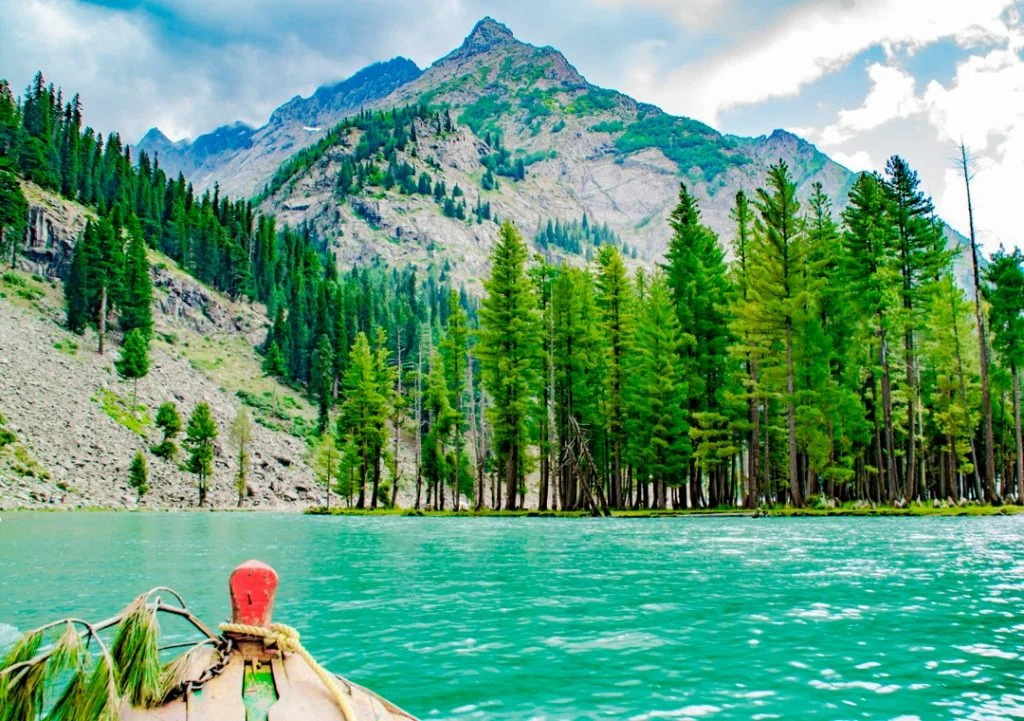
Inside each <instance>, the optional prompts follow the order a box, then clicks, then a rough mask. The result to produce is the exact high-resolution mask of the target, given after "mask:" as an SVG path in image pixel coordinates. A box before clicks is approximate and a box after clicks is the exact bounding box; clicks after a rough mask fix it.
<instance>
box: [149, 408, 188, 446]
mask: <svg viewBox="0 0 1024 721" xmlns="http://www.w3.org/2000/svg"><path fill="white" fill-rule="evenodd" d="M156 427H157V428H159V429H160V430H161V431H163V434H164V437H163V440H162V441H161V442H160V443H158V444H157V445H155V446H154V447H153V448H152V451H153V453H154V454H155V455H156V456H158V457H160V458H173V457H174V456H176V455H177V454H178V447H177V446H176V445H175V444H174V439H175V438H177V437H178V434H179V433H181V416H180V415H178V408H177V407H176V406H175V405H174V402H173V401H164V402H163V403H161V404H160V408H158V409H157V412H156Z"/></svg>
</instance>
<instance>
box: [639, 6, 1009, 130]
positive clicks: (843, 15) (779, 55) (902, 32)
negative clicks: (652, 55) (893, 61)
mask: <svg viewBox="0 0 1024 721" xmlns="http://www.w3.org/2000/svg"><path fill="white" fill-rule="evenodd" d="M1012 3H1013V0H972V1H971V2H959V1H955V0H954V1H950V2H935V0H860V1H859V2H852V1H851V0H843V1H842V2H840V3H839V4H838V7H837V3H836V2H834V1H828V2H826V1H824V0H818V1H817V2H813V3H811V4H803V5H799V6H797V7H796V8H795V9H793V10H791V11H790V12H789V13H787V14H786V15H784V16H783V17H782V18H780V19H779V20H778V21H777V22H776V23H775V24H774V26H772V27H770V28H768V29H767V30H766V31H765V32H764V33H763V34H761V35H759V36H756V37H753V38H750V39H749V41H748V42H746V43H744V44H741V45H740V46H739V47H737V48H733V49H730V50H728V51H726V52H725V53H721V54H718V55H716V56H713V57H711V58H708V59H707V60H706V61H702V62H700V63H698V64H696V65H690V66H686V67H683V68H681V69H679V70H677V71H675V72H673V73H671V74H670V75H668V76H667V77H666V78H665V79H664V80H662V81H660V82H656V83H651V84H649V85H646V86H645V85H640V86H638V87H634V88H630V89H631V90H633V91H634V92H635V93H637V94H639V95H640V96H642V97H643V98H644V99H645V100H650V101H653V102H657V103H659V104H660V105H662V106H663V107H664V108H665V109H667V110H670V111H673V112H677V113H681V114H686V115H692V116H695V117H697V118H700V119H701V120H704V121H706V122H711V123H714V122H715V121H716V120H717V116H718V113H719V112H721V111H723V110H727V109H729V108H733V107H737V106H740V105H745V104H751V103H757V102H761V101H763V100H767V99H769V98H776V97H786V96H792V95H795V94H797V93H798V92H799V91H800V89H801V88H803V87H804V86H806V85H808V84H809V83H811V82H813V81H815V80H817V79H819V78H821V77H822V76H823V75H825V74H827V73H829V72H832V71H834V70H837V69H839V68H841V67H843V66H845V65H846V64H847V63H848V62H849V61H850V60H851V59H852V58H853V57H854V56H856V55H857V54H858V53H860V52H862V51H864V50H865V49H867V48H870V47H874V46H882V47H884V48H889V49H895V48H898V49H903V50H914V49H917V48H921V47H924V46H926V45H928V44H930V43H932V42H935V41H936V40H939V39H943V38H956V39H964V40H965V41H966V39H968V38H969V39H972V41H977V39H978V38H980V37H986V38H987V37H996V36H998V33H999V32H1000V30H1001V29H1003V28H1004V25H1003V23H1002V21H1001V20H1000V16H1001V15H1002V14H1003V13H1004V12H1006V11H1007V9H1008V8H1009V7H1010V6H1011V5H1012Z"/></svg>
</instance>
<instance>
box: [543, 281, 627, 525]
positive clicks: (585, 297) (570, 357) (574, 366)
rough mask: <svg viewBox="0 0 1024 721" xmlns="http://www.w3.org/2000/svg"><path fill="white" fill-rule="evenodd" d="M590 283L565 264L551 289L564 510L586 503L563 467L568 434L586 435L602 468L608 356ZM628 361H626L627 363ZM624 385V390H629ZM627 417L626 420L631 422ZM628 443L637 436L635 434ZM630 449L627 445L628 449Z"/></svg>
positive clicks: (570, 471) (569, 471) (571, 439)
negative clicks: (580, 431)
mask: <svg viewBox="0 0 1024 721" xmlns="http://www.w3.org/2000/svg"><path fill="white" fill-rule="evenodd" d="M594 294H595V289H594V279H593V278H592V277H591V275H590V274H589V273H588V272H586V271H585V270H582V269H580V268H573V267H570V266H569V265H567V264H565V263H563V264H562V265H561V266H559V267H558V269H557V273H556V275H555V279H554V282H553V287H552V291H551V312H552V316H553V318H552V322H553V325H554V328H553V329H552V334H553V339H552V349H551V355H552V361H553V366H554V367H553V368H552V370H553V372H554V376H555V377H554V402H555V409H554V411H555V422H554V425H555V431H556V432H555V436H556V439H557V443H558V449H557V458H559V459H560V460H561V462H560V463H558V469H557V470H558V474H559V476H558V478H557V479H556V484H557V486H558V494H557V496H558V502H559V505H560V506H561V508H562V509H563V510H576V509H577V508H580V507H581V505H582V503H583V501H584V499H583V497H582V492H581V487H580V484H581V479H580V478H578V477H577V476H576V474H575V468H574V466H573V464H571V463H566V462H565V461H566V460H567V459H568V458H569V454H570V449H571V448H572V447H573V445H574V442H575V441H576V440H577V439H576V438H575V437H574V436H573V433H572V430H573V427H574V426H576V425H578V426H579V427H580V428H581V429H585V430H586V431H587V432H589V437H588V440H589V446H590V449H591V450H592V451H596V452H597V456H598V459H599V461H600V462H601V463H602V465H603V460H604V456H605V455H606V454H604V453H603V450H604V447H605V445H606V444H605V436H604V433H605V429H606V427H607V424H606V422H605V418H604V413H603V408H602V406H601V403H602V399H603V397H604V389H605V387H606V382H605V376H606V372H607V364H608V357H609V356H608V353H607V345H606V339H605V337H604V333H603V329H602V327H601V318H600V315H601V314H600V311H599V310H598V307H597V301H596V300H595V298H594ZM629 360H630V359H629V358H627V362H628V361H629ZM629 378H630V377H629V376H627V380H629ZM628 388H629V386H628V385H627V387H626V389H625V390H628ZM631 417H632V416H631V415H629V414H627V415H626V420H627V421H629V420H630V419H631ZM628 438H629V439H631V440H632V439H635V438H637V435H636V434H635V433H630V434H629V435H628ZM629 448H630V446H627V451H628V450H629Z"/></svg>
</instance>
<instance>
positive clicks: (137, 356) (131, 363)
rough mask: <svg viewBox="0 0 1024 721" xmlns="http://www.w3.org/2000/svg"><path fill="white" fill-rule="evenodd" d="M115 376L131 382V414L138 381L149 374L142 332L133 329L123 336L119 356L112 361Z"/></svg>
mask: <svg viewBox="0 0 1024 721" xmlns="http://www.w3.org/2000/svg"><path fill="white" fill-rule="evenodd" d="M114 366H115V367H116V368H117V374H118V375H119V376H121V378H123V379H124V380H130V381H132V412H133V413H134V412H135V405H136V401H137V398H138V390H139V379H140V378H145V377H146V375H148V374H149V341H148V340H146V336H144V335H143V334H142V331H141V330H140V329H138V328H135V329H134V330H132V331H131V332H129V333H128V335H127V336H125V339H124V343H122V344H121V355H120V357H119V358H118V359H117V360H116V361H114Z"/></svg>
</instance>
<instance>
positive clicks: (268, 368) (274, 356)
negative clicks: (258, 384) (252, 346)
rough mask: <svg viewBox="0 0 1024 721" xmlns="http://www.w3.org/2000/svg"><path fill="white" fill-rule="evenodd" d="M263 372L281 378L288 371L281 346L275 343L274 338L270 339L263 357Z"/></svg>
mask: <svg viewBox="0 0 1024 721" xmlns="http://www.w3.org/2000/svg"><path fill="white" fill-rule="evenodd" d="M263 372H264V373H266V374H267V375H268V376H274V377H275V378H283V377H284V376H285V375H286V374H287V373H288V366H287V363H286V361H285V359H284V354H283V353H282V352H281V348H280V347H279V346H278V345H277V341H276V340H272V341H270V347H269V348H268V349H267V354H266V355H265V356H264V357H263Z"/></svg>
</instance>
